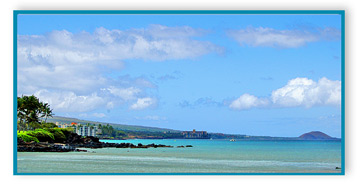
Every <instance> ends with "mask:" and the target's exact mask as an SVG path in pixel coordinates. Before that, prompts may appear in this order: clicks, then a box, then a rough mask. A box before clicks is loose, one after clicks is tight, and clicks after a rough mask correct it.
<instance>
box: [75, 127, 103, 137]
mask: <svg viewBox="0 0 360 185" xmlns="http://www.w3.org/2000/svg"><path fill="white" fill-rule="evenodd" d="M75 130H76V133H77V134H78V135H80V136H94V137H95V136H96V135H97V133H98V128H97V126H86V125H84V126H81V125H76V126H75Z"/></svg>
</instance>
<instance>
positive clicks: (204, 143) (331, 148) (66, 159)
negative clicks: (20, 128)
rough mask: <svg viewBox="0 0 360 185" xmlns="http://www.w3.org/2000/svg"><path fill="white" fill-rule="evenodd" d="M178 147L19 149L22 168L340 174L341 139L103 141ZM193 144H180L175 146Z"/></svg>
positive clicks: (31, 170) (33, 170)
mask: <svg viewBox="0 0 360 185" xmlns="http://www.w3.org/2000/svg"><path fill="white" fill-rule="evenodd" d="M101 141H102V142H112V143H124V142H126V143H133V144H138V143H142V144H151V143H155V144H164V145H172V146H174V148H147V149H144V148H134V149H130V148H129V149H128V148H102V149H86V150H88V151H89V152H65V153H50V152H42V153H40V152H18V161H17V164H18V173H340V172H341V170H337V169H335V168H336V167H341V142H340V141H235V142H230V141H229V140H200V139H198V140H195V139H180V140H178V139H165V140H149V139H142V140H140V139H138V140H101ZM181 145H183V146H186V145H192V146H193V147H185V148H177V147H176V146H181Z"/></svg>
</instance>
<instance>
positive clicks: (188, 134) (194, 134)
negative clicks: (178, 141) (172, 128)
mask: <svg viewBox="0 0 360 185" xmlns="http://www.w3.org/2000/svg"><path fill="white" fill-rule="evenodd" d="M181 134H182V135H183V136H184V138H187V139H206V138H209V135H208V133H207V132H206V131H196V130H195V129H194V130H193V131H184V132H182V133H181Z"/></svg>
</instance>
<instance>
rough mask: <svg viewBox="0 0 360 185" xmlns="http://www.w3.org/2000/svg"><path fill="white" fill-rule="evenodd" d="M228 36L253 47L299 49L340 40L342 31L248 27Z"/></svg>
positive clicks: (231, 32) (230, 31)
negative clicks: (316, 43) (326, 41)
mask: <svg viewBox="0 0 360 185" xmlns="http://www.w3.org/2000/svg"><path fill="white" fill-rule="evenodd" d="M228 35H229V36H230V37H232V38H233V39H235V40H236V41H237V42H239V44H241V45H242V44H247V45H249V46H252V47H258V46H262V47H277V48H297V47H300V46H304V45H306V44H307V43H309V42H316V41H319V40H338V39H339V38H340V36H341V33H340V30H338V29H335V28H329V27H327V28H324V29H316V30H312V31H310V30H277V29H273V28H263V27H258V28H254V27H247V28H246V29H241V30H229V31H228Z"/></svg>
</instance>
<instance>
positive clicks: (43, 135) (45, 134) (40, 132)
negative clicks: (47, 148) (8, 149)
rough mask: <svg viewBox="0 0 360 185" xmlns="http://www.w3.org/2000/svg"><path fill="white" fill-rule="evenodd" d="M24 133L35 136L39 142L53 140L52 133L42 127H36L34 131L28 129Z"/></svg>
mask: <svg viewBox="0 0 360 185" xmlns="http://www.w3.org/2000/svg"><path fill="white" fill-rule="evenodd" d="M26 133H27V135H30V136H33V137H36V138H37V139H38V140H39V141H41V142H46V141H48V142H54V140H55V137H54V135H53V134H52V133H50V132H49V131H47V130H44V129H36V130H34V131H28V132H26Z"/></svg>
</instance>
